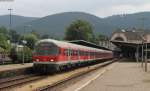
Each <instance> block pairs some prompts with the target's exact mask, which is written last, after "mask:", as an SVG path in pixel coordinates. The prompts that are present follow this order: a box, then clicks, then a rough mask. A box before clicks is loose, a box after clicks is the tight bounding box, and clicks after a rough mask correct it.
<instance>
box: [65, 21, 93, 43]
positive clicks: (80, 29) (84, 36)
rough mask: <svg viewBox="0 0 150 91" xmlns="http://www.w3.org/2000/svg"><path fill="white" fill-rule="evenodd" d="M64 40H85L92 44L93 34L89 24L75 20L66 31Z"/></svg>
mask: <svg viewBox="0 0 150 91" xmlns="http://www.w3.org/2000/svg"><path fill="white" fill-rule="evenodd" d="M65 39H66V40H85V41H90V42H94V34H93V31H92V26H91V25H90V23H88V22H87V21H84V20H76V21H74V22H72V23H71V24H70V25H69V27H68V28H67V29H66V33H65Z"/></svg>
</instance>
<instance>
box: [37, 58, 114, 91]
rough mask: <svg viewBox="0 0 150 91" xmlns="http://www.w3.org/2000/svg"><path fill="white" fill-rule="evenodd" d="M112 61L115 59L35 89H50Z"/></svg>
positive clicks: (43, 90)
mask: <svg viewBox="0 0 150 91" xmlns="http://www.w3.org/2000/svg"><path fill="white" fill-rule="evenodd" d="M114 62H115V60H113V61H109V62H105V63H103V64H102V65H99V66H96V67H94V68H93V69H90V70H87V71H83V72H80V73H77V74H75V75H72V76H71V77H69V78H66V79H63V80H60V81H57V82H55V83H53V84H51V85H47V86H44V87H40V88H37V89H36V90H35V91H50V90H51V88H54V87H56V86H59V85H61V84H63V83H65V82H67V81H69V80H72V79H74V78H77V77H80V76H83V75H86V74H88V73H90V72H92V71H95V70H97V69H99V68H103V67H106V66H108V65H110V64H112V63H114Z"/></svg>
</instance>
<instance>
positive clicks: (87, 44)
mask: <svg viewBox="0 0 150 91" xmlns="http://www.w3.org/2000/svg"><path fill="white" fill-rule="evenodd" d="M69 42H70V43H74V44H78V45H83V46H88V47H93V48H98V49H104V50H110V49H108V48H105V47H102V46H99V45H96V44H94V43H91V42H88V41H84V40H74V41H69Z"/></svg>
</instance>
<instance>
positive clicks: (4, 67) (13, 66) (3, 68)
mask: <svg viewBox="0 0 150 91" xmlns="http://www.w3.org/2000/svg"><path fill="white" fill-rule="evenodd" d="M32 65H33V63H24V64H10V65H0V72H4V71H11V70H17V69H25V68H29V67H32Z"/></svg>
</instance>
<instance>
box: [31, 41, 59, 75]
mask: <svg viewBox="0 0 150 91" xmlns="http://www.w3.org/2000/svg"><path fill="white" fill-rule="evenodd" d="M58 54H59V48H58V47H57V46H56V45H55V44H54V43H53V42H48V41H39V42H38V43H37V44H36V46H35V51H34V54H33V56H32V59H33V63H34V71H35V72H40V73H42V72H44V73H45V72H46V73H47V72H53V71H57V70H58V64H57V61H58V60H57V59H58V56H59V55H58Z"/></svg>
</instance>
